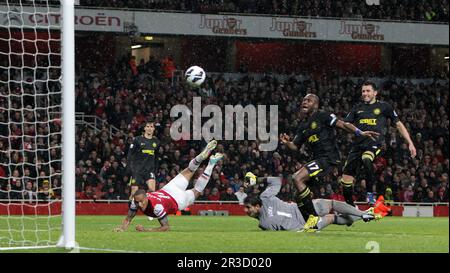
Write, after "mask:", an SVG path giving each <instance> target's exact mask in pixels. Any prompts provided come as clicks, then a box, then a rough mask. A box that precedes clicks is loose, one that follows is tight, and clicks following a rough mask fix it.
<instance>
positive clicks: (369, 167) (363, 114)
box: [340, 81, 416, 206]
mask: <svg viewBox="0 0 450 273" xmlns="http://www.w3.org/2000/svg"><path fill="white" fill-rule="evenodd" d="M377 93H378V91H377V87H376V84H375V83H374V82H371V81H366V82H364V83H363V85H362V87H361V95H362V101H363V102H362V103H359V104H357V105H356V106H354V107H353V109H352V110H351V111H350V112H349V113H348V115H347V117H346V118H345V119H344V120H345V121H346V122H351V123H354V124H357V125H358V126H359V128H361V130H371V131H375V132H377V133H379V135H380V136H379V137H378V138H376V139H374V138H365V137H362V136H357V137H356V140H355V141H354V143H353V144H354V145H353V147H352V149H351V150H350V153H349V155H348V158H347V161H346V162H345V165H344V168H343V176H342V179H341V181H340V182H341V184H342V185H343V188H344V197H345V201H346V202H347V203H348V204H350V205H352V206H353V205H354V204H353V182H354V180H355V175H356V173H357V172H358V171H359V170H360V168H361V167H362V169H363V170H364V179H365V180H366V182H367V184H366V185H367V187H366V188H367V189H368V191H371V190H372V185H373V183H374V169H373V161H374V159H375V157H376V156H378V154H379V153H380V151H381V149H380V148H381V146H382V143H383V142H384V135H385V134H386V129H387V123H386V121H387V119H388V118H389V119H391V122H392V123H393V124H395V125H396V127H397V130H398V131H399V132H400V134H401V135H402V137H403V138H404V139H405V140H406V141H407V142H408V148H409V151H410V153H411V157H412V158H414V157H415V156H416V148H415V147H414V143H413V142H412V140H411V137H410V136H409V133H408V130H407V129H406V127H405V125H403V123H402V122H401V121H400V120H399V119H398V115H397V113H396V112H395V110H394V109H393V107H392V106H391V105H390V104H389V103H386V102H383V101H379V100H377V98H376V96H377Z"/></svg>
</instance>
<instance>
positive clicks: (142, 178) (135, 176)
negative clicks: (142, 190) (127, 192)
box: [129, 172, 155, 186]
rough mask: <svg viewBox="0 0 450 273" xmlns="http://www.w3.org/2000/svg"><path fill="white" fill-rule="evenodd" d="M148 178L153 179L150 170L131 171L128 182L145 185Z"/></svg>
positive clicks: (132, 184) (133, 184)
mask: <svg viewBox="0 0 450 273" xmlns="http://www.w3.org/2000/svg"><path fill="white" fill-rule="evenodd" d="M149 179H155V174H154V173H152V172H145V173H143V172H139V173H132V174H131V177H130V183H129V184H130V185H131V186H146V185H147V180H149Z"/></svg>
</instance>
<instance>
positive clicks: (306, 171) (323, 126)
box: [280, 94, 378, 228]
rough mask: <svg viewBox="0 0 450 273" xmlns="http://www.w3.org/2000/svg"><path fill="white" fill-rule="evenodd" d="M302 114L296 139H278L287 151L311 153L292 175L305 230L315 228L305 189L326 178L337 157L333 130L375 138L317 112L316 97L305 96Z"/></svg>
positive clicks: (308, 193)
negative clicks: (305, 148)
mask: <svg viewBox="0 0 450 273" xmlns="http://www.w3.org/2000/svg"><path fill="white" fill-rule="evenodd" d="M301 111H302V114H303V115H304V116H305V117H304V119H303V120H302V121H301V122H300V125H299V128H298V131H297V135H296V136H295V138H294V140H293V141H290V138H289V136H288V135H286V134H281V135H280V140H281V142H282V143H284V144H285V145H287V146H288V148H289V149H291V150H295V151H298V150H299V148H300V147H301V145H303V144H304V143H306V144H307V145H308V146H309V148H310V150H311V151H312V154H313V158H314V160H312V161H310V162H308V163H306V164H305V165H304V166H303V167H302V168H301V169H300V170H299V171H297V172H296V173H295V174H294V175H293V178H294V183H295V186H296V188H297V195H296V202H297V204H298V205H299V208H300V211H301V212H302V214H303V216H304V217H305V218H306V219H308V221H307V228H308V227H312V226H315V224H316V223H317V221H318V220H319V218H318V217H317V213H316V212H315V210H314V206H313V202H312V198H311V191H310V189H309V187H308V186H307V185H306V182H308V181H309V180H310V179H312V178H321V177H323V176H326V175H327V174H328V173H330V172H331V171H332V170H333V167H337V165H338V164H339V162H340V154H339V150H338V148H337V145H336V140H335V132H334V127H337V128H340V129H344V130H346V131H348V132H352V133H355V134H356V135H360V136H362V137H364V138H374V137H375V136H377V135H378V133H376V132H372V131H365V132H363V131H361V130H360V129H358V128H356V127H355V126H354V125H353V124H351V123H348V122H344V121H342V120H339V119H338V118H337V117H336V116H335V115H334V114H330V113H327V112H324V111H319V97H318V96H317V95H315V94H307V95H306V96H305V97H304V98H303V101H302V104H301Z"/></svg>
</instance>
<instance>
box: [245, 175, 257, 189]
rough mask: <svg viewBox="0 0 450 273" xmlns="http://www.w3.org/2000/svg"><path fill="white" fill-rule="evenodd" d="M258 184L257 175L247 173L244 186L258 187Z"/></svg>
mask: <svg viewBox="0 0 450 273" xmlns="http://www.w3.org/2000/svg"><path fill="white" fill-rule="evenodd" d="M256 183H257V179H256V175H254V174H253V173H252V172H247V173H246V174H245V183H244V186H245V187H249V186H253V185H256Z"/></svg>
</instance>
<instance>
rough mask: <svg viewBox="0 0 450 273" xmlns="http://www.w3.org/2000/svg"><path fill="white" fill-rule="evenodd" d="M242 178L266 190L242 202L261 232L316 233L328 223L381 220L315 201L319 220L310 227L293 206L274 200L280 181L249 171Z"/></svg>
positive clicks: (343, 206)
mask: <svg viewBox="0 0 450 273" xmlns="http://www.w3.org/2000/svg"><path fill="white" fill-rule="evenodd" d="M245 178H246V183H245V186H247V187H248V186H253V185H257V184H259V185H261V184H262V185H263V186H265V187H266V189H265V190H264V191H263V192H262V193H261V194H260V195H259V196H249V197H247V198H246V199H245V200H244V205H245V212H246V213H247V215H248V216H250V217H253V218H256V219H258V220H259V227H260V228H261V229H263V230H297V231H302V232H315V231H318V230H321V229H323V228H325V227H326V226H328V225H330V224H336V225H351V224H353V222H355V221H358V220H363V221H364V222H368V221H371V220H374V219H376V220H378V219H380V218H381V217H380V216H379V215H376V214H374V212H373V210H372V209H369V210H368V211H360V210H358V209H356V208H355V207H353V206H351V205H348V204H346V203H345V202H340V201H336V200H327V199H316V200H314V202H313V203H314V209H315V210H316V212H317V214H318V215H319V220H318V221H317V223H315V225H314V226H311V227H309V226H307V225H306V221H305V219H304V218H303V216H302V214H301V213H300V210H299V208H298V205H297V204H296V203H288V202H284V201H282V200H280V199H279V198H278V197H276V195H277V194H278V192H279V191H280V188H281V178H279V177H267V178H262V177H256V176H255V175H254V174H253V173H251V172H248V173H247V174H246V175H245Z"/></svg>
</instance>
